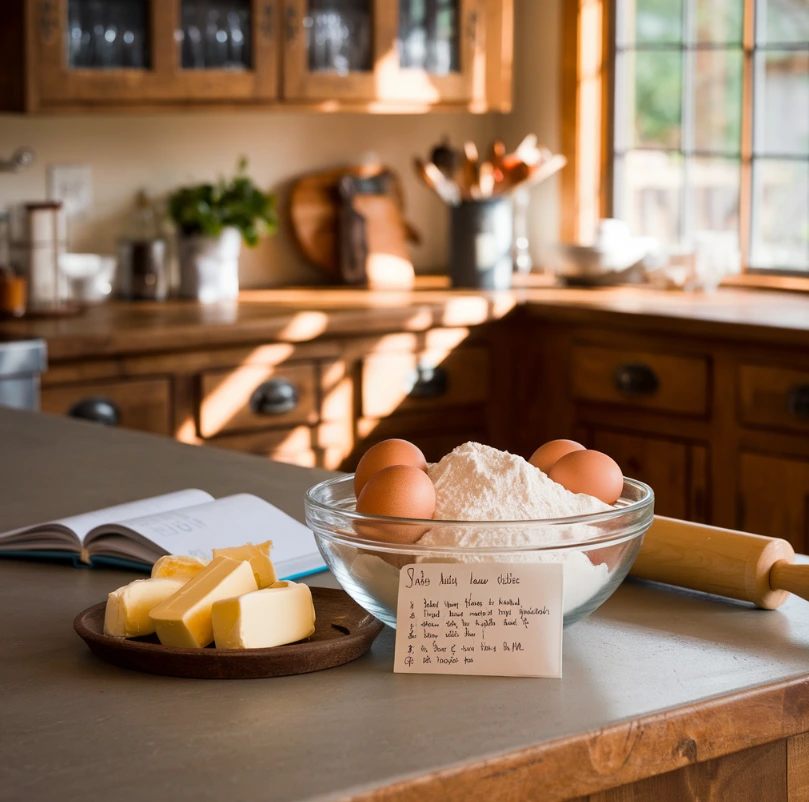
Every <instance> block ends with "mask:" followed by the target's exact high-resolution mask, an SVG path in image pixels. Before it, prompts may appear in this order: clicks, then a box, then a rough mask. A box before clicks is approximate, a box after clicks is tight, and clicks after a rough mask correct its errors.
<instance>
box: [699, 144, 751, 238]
mask: <svg viewBox="0 0 809 802" xmlns="http://www.w3.org/2000/svg"><path fill="white" fill-rule="evenodd" d="M689 167H690V170H689V198H690V204H689V206H690V209H691V214H692V226H693V230H694V231H695V232H699V231H735V232H738V230H739V186H740V180H741V168H740V164H739V161H738V160H737V159H703V158H694V159H692V160H691V162H690V164H689Z"/></svg>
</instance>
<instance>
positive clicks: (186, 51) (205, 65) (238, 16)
mask: <svg viewBox="0 0 809 802" xmlns="http://www.w3.org/2000/svg"><path fill="white" fill-rule="evenodd" d="M250 24H251V19H250V0H183V2H182V28H181V29H180V31H179V36H178V39H179V40H180V42H181V53H182V66H183V69H184V70H211V69H214V70H223V69H228V70H244V69H249V67H250V64H251V57H250V38H251V37H250Z"/></svg>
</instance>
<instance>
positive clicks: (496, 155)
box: [487, 139, 506, 172]
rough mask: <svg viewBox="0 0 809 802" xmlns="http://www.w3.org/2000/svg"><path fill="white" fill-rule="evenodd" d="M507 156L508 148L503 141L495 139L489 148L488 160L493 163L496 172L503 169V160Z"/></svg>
mask: <svg viewBox="0 0 809 802" xmlns="http://www.w3.org/2000/svg"><path fill="white" fill-rule="evenodd" d="M505 155H506V146H505V144H504V143H503V140H502V139H495V140H494V142H492V144H491V147H490V148H489V155H488V157H487V160H488V161H490V162H491V163H492V167H493V168H494V170H495V172H497V171H498V170H502V169H503V158H504V157H505Z"/></svg>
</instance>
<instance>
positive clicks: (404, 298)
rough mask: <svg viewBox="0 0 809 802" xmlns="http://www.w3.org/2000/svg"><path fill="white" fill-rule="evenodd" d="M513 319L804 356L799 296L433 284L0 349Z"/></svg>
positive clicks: (265, 299) (129, 306) (169, 316)
mask: <svg viewBox="0 0 809 802" xmlns="http://www.w3.org/2000/svg"><path fill="white" fill-rule="evenodd" d="M518 308H525V309H526V310H527V312H528V313H529V314H530V315H532V316H534V317H538V318H546V319H552V320H563V321H565V320H566V321H570V322H578V323H582V322H584V323H588V324H591V325H598V324H609V325H613V326H614V325H623V326H626V327H629V328H634V329H638V328H649V327H653V328H655V329H656V330H658V331H662V332H673V333H682V332H684V331H685V332H689V333H693V334H697V335H705V336H718V337H726V338H729V339H744V340H752V341H756V342H779V343H783V344H787V345H790V344H793V345H802V346H806V345H807V344H809V294H804V293H786V292H772V291H761V290H758V291H756V290H745V289H722V290H719V291H718V292H716V293H713V294H704V293H684V292H664V291H657V290H652V289H649V288H643V287H639V288H631V287H620V288H609V289H565V288H556V287H549V286H548V282H547V280H545V279H543V277H541V276H528V277H523V278H520V279H519V280H518V281H517V283H516V286H515V287H514V289H512V290H510V291H508V292H489V293H484V292H477V291H474V290H451V289H449V288H448V285H447V280H446V278H444V277H440V276H431V277H420V278H419V279H418V281H417V284H416V288H415V289H414V290H413V291H410V292H373V291H370V290H366V289H352V288H299V289H294V288H292V289H277V290H247V291H244V292H242V293H241V295H240V297H239V300H238V301H237V302H230V303H221V304H211V305H201V304H197V303H194V302H185V301H169V302H167V303H149V302H145V303H123V302H112V303H109V304H105V305H101V306H96V307H92V308H90V309H88V310H86V311H85V312H83V313H82V314H80V315H77V316H75V317H66V318H56V319H37V318H31V319H22V320H18V321H7V322H2V323H0V339H2V338H24V337H41V338H43V339H44V340H46V341H47V343H48V355H49V359H50V360H51V361H60V360H66V359H81V358H87V357H90V358H92V357H100V356H123V355H127V354H134V353H150V352H156V351H165V350H182V349H191V348H200V347H205V346H211V345H217V346H224V345H236V344H240V343H250V342H259V341H262V342H269V341H282V342H306V341H311V340H316V339H318V338H321V337H325V336H342V335H353V334H360V335H362V334H369V333H379V332H384V331H424V330H426V329H429V328H432V327H434V326H474V325H478V324H481V323H485V322H488V321H491V320H498V319H500V318H503V317H506V316H507V315H510V314H512V313H513V312H514V311H515V310H516V309H518Z"/></svg>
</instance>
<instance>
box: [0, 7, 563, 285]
mask: <svg viewBox="0 0 809 802" xmlns="http://www.w3.org/2000/svg"><path fill="white" fill-rule="evenodd" d="M561 2H563V0H516V3H515V11H516V24H515V30H516V41H515V48H516V63H515V76H516V79H515V90H514V91H515V94H514V101H515V102H514V112H513V113H512V114H510V115H505V116H499V115H487V116H474V115H470V114H460V113H455V114H435V115H433V114H431V115H421V116H378V115H377V116H371V115H352V114H335V115H318V114H303V113H295V114H293V113H288V112H284V111H243V112H227V113H213V112H193V111H189V112H186V113H182V114H119V115H113V114H98V115H91V116H58V117H52V116H43V117H22V116H15V115H0V157H5V156H8V154H9V153H10V152H11V151H12V150H13V149H14V148H15V147H17V146H20V145H28V146H30V147H33V148H34V150H35V151H36V153H37V156H38V158H37V163H36V165H35V166H34V167H33V168H31V169H29V170H27V171H25V172H22V173H18V174H14V175H11V174H0V207H2V206H4V205H6V204H9V203H14V202H19V201H26V200H37V199H42V198H43V197H44V196H45V192H46V186H45V166H46V165H47V164H53V163H74V162H80V163H86V164H89V165H91V167H92V169H93V191H94V203H93V208H92V211H91V213H90V214H89V215H88V216H87V218H86V219H84V220H80V221H76V222H75V223H74V224H73V226H72V228H71V243H70V245H71V250H74V251H94V252H101V253H113V252H114V247H115V240H116V238H117V237H118V236H119V235H120V234H121V233H122V232H123V230H124V228H125V226H126V225H127V221H128V219H129V215H130V213H131V208H132V203H133V200H134V197H135V194H136V192H137V191H138V190H139V189H146V190H147V191H148V192H149V193H150V194H152V195H156V196H165V194H166V193H167V192H169V191H170V190H172V189H173V188H175V187H177V186H178V185H180V184H182V183H184V182H193V181H201V180H212V179H215V178H216V177H217V176H219V175H222V174H227V173H228V172H230V171H231V170H232V169H233V167H234V165H235V162H236V159H237V157H238V156H239V155H240V154H244V155H246V156H247V157H248V159H249V160H250V173H251V175H252V176H253V178H254V179H255V180H256V182H257V183H258V184H259V185H261V186H262V187H265V188H268V189H272V190H273V191H275V192H276V193H277V194H278V196H279V208H280V209H281V211H282V212H283V210H284V208H285V200H286V197H287V192H288V187H289V182H290V181H291V180H292V179H294V178H295V177H296V176H298V175H300V174H302V173H304V172H309V171H312V170H317V169H322V168H326V167H331V166H334V165H336V164H340V163H346V162H355V161H357V160H363V159H365V158H369V157H373V154H376V155H377V156H378V157H379V159H381V160H382V161H383V162H385V163H386V164H389V165H390V166H392V167H393V168H394V169H395V170H396V171H398V173H399V174H400V175H401V176H402V177H403V179H404V188H405V194H406V201H407V214H408V217H409V218H410V220H411V222H412V223H413V224H414V225H415V226H416V228H417V229H418V230H419V231H420V232H421V234H422V236H423V242H422V245H421V246H420V247H418V248H416V249H415V250H414V251H413V259H414V262H415V263H416V266H417V268H420V269H431V268H432V269H435V268H437V267H441V266H442V265H444V264H445V263H446V242H447V231H446V229H447V213H446V209H445V208H444V207H443V206H442V205H441V203H440V202H439V201H438V200H437V199H436V198H435V197H434V196H433V195H432V194H431V193H430V192H428V190H426V189H425V188H424V187H423V186H422V185H421V184H419V183H418V182H417V180H416V179H415V177H414V174H413V168H412V157H413V156H414V155H416V154H418V153H421V154H424V155H426V154H427V152H428V150H429V148H430V146H431V145H432V144H433V143H435V142H437V141H438V140H439V139H440V138H441V136H442V135H444V134H447V135H449V136H450V137H451V139H452V140H453V142H456V143H460V142H462V141H463V140H464V139H473V140H475V141H476V142H477V144H478V146H479V147H480V148H483V147H486V146H487V145H488V143H489V142H490V141H491V139H492V138H493V137H494V136H495V135H500V136H502V137H503V138H504V139H505V141H506V144H507V145H508V146H509V148H511V147H514V146H515V145H516V144H517V143H518V142H519V140H520V139H521V138H522V137H523V136H524V135H525V134H526V133H528V132H530V131H534V132H535V133H537V134H538V135H539V139H540V141H541V142H542V143H543V144H546V145H548V146H549V147H551V148H552V149H555V148H556V147H557V145H558V114H557V110H556V105H557V94H558V93H557V85H558V83H559V82H558V56H559V53H558V49H559V47H558V38H559V37H558V31H559V19H558V10H559V5H560V3H561ZM556 192H557V188H556V182H555V181H550V182H547V183H546V184H544V185H542V186H540V187H537V188H536V189H534V190H532V204H531V210H530V212H531V217H530V221H531V222H530V239H531V243H532V248H533V250H534V255H535V258H537V257H539V256H540V252H541V249H542V247H543V246H544V245H545V244H546V243H548V242H552V241H555V239H556V236H557V231H558V210H557V202H556ZM288 230H289V228H288V226H285V225H283V218H282V226H281V228H280V231H279V233H278V234H277V235H276V236H275V237H273V238H271V239H267V240H265V241H264V242H262V244H261V245H260V246H259V247H258V248H257V249H256V250H255V251H247V252H246V253H245V254H244V256H243V257H242V264H241V275H242V283H243V285H244V286H270V285H273V284H289V283H314V282H317V281H318V280H319V279H320V276H319V274H318V273H317V271H316V270H314V269H313V268H312V267H310V266H309V265H308V264H306V263H305V261H304V260H303V259H302V258H301V256H300V255H299V254H298V252H297V250H296V248H295V245H294V242H293V241H292V239H291V237H290V235H289V234H288Z"/></svg>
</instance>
